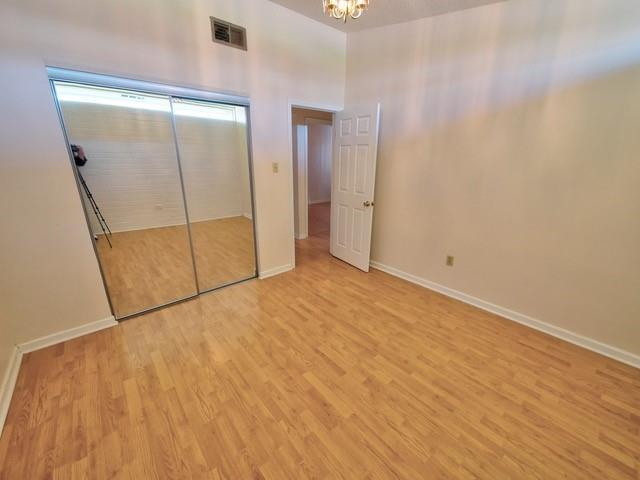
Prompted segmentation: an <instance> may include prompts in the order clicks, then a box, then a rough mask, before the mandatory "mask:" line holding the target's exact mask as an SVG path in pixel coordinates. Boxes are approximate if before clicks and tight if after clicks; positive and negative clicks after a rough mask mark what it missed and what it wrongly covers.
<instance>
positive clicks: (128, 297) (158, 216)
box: [54, 81, 197, 319]
mask: <svg viewBox="0 0 640 480" xmlns="http://www.w3.org/2000/svg"><path fill="white" fill-rule="evenodd" d="M54 86H55V91H56V96H57V99H58V102H59V106H60V113H61V115H62V119H63V123H64V127H65V131H66V135H67V138H68V140H69V143H70V144H71V145H73V146H74V147H75V148H80V147H81V148H82V150H83V152H84V153H83V155H84V157H85V160H86V161H85V162H84V163H82V162H78V161H76V162H75V164H76V172H77V175H78V179H79V180H80V185H81V194H82V199H83V201H84V202H85V206H86V211H87V214H88V219H89V227H90V229H91V233H92V235H93V237H94V239H95V245H96V252H97V255H98V259H99V261H100V265H101V267H102V272H103V275H104V279H105V283H106V287H107V291H108V293H109V297H110V300H111V305H112V307H113V310H114V314H115V316H116V318H119V319H120V318H123V317H127V316H129V315H132V314H135V313H139V312H142V311H145V310H148V309H150V308H154V307H158V306H161V305H164V304H168V303H171V302H173V301H176V300H180V299H183V298H187V297H191V296H194V295H196V294H197V290H196V283H195V277H194V272H193V260H192V256H191V247H190V243H189V234H188V229H187V222H186V215H185V206H184V198H183V195H182V186H181V183H180V172H179V166H178V161H177V158H176V145H175V139H174V135H173V126H172V117H171V107H170V100H169V97H167V96H162V95H152V94H147V93H142V92H135V91H130V90H121V89H115V88H103V87H94V86H88V85H81V84H73V83H65V82H57V81H56V82H54ZM85 187H86V188H85Z"/></svg>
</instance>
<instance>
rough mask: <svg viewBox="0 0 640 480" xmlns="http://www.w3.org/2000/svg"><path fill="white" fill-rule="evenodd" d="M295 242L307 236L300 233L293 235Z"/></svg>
mask: <svg viewBox="0 0 640 480" xmlns="http://www.w3.org/2000/svg"><path fill="white" fill-rule="evenodd" d="M295 237H296V240H304V239H305V238H307V237H309V235H307V234H306V233H300V234H297V235H295Z"/></svg>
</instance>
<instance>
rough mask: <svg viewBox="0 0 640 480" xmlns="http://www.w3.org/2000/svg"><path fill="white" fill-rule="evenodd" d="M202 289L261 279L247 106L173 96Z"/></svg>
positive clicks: (200, 287)
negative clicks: (258, 276) (254, 216)
mask: <svg viewBox="0 0 640 480" xmlns="http://www.w3.org/2000/svg"><path fill="white" fill-rule="evenodd" d="M172 107H173V112H174V118H175V127H176V138H177V144H178V150H179V154H180V164H181V166H182V175H183V180H184V191H185V197H186V202H187V211H188V213H189V223H190V226H191V238H192V242H193V252H194V257H195V264H196V274H197V278H198V287H199V289H200V291H206V290H211V289H213V288H216V287H220V286H222V285H227V284H229V283H234V282H237V281H240V280H245V279H247V278H250V277H254V276H255V275H256V259H255V244H254V232H253V202H252V198H251V180H250V171H249V150H248V146H247V122H246V118H247V114H246V108H245V107H241V106H234V105H225V104H219V103H212V102H202V101H197V100H189V99H182V98H172Z"/></svg>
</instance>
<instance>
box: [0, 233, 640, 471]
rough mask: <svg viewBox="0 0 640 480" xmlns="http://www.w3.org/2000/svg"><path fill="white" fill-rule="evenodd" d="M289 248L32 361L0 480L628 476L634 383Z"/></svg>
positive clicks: (304, 245) (601, 364) (316, 251)
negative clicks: (288, 253)
mask: <svg viewBox="0 0 640 480" xmlns="http://www.w3.org/2000/svg"><path fill="white" fill-rule="evenodd" d="M297 246H298V249H297V265H298V266H297V268H296V270H295V271H294V272H290V273H286V274H283V275H279V276H277V277H273V278H270V279H267V280H253V281H249V282H246V283H243V284H239V285H235V286H233V287H229V288H226V289H223V290H219V291H216V292H214V293H211V294H207V295H203V296H201V297H199V298H197V299H195V300H192V301H188V302H185V303H182V304H179V305H175V306H173V307H170V308H167V309H165V310H162V311H157V312H154V313H151V314H147V315H144V316H141V317H137V318H134V319H131V320H128V321H126V322H123V323H122V324H120V325H119V326H117V327H114V328H111V329H109V330H105V331H102V332H98V333H95V334H92V335H87V336H85V337H82V338H78V339H75V340H72V341H68V342H66V343H63V344H60V345H56V346H53V347H50V348H47V349H44V350H41V351H38V352H34V353H30V354H28V355H26V356H25V358H24V363H23V365H22V368H21V370H20V375H19V378H18V383H17V387H16V390H15V394H14V397H13V402H12V405H11V409H10V411H9V416H8V419H7V423H6V427H5V431H4V433H3V434H2V438H1V439H0V478H2V479H11V480H13V479H30V480H31V479H39V478H64V479H68V478H71V479H75V478H78V479H80V478H91V479H103V478H131V479H146V478H158V479H172V478H211V479H219V478H225V479H231V480H238V479H262V478H265V479H278V480H279V479H289V478H290V479H296V480H300V479H306V478H315V479H339V478H344V479H397V478H402V479H477V478H482V479H492V480H495V479H560V478H563V479H597V480H603V479H634V480H637V479H638V478H640V477H639V470H640V463H639V462H640V370H637V369H634V368H632V367H629V366H626V365H623V364H621V363H618V362H615V361H613V360H610V359H607V358H605V357H602V356H599V355H597V354H594V353H591V352H589V351H587V350H583V349H581V348H579V347H576V346H574V345H571V344H568V343H565V342H562V341H560V340H557V339H555V338H553V337H550V336H547V335H544V334H542V333H539V332H536V331H534V330H531V329H528V328H526V327H524V326H521V325H518V324H516V323H513V322H510V321H508V320H504V319H502V318H499V317H497V316H495V315H492V314H489V313H486V312H484V311H481V310H478V309H476V308H474V307H471V306H469V305H465V304H463V303H460V302H458V301H455V300H452V299H449V298H447V297H444V296H442V295H439V294H437V293H434V292H431V291H429V290H426V289H423V288H420V287H418V286H415V285H412V284H409V283H407V282H405V281H402V280H399V279H397V278H394V277H391V276H389V275H387V274H385V273H382V272H379V271H375V270H374V271H372V272H370V273H368V274H365V273H362V272H360V271H358V270H356V269H354V268H352V267H350V266H348V265H346V264H344V263H342V262H340V261H339V260H336V259H334V258H332V257H331V256H329V254H328V253H326V251H327V249H328V246H327V236H326V234H325V235H323V236H321V237H310V238H309V239H307V240H303V241H301V242H298V244H297Z"/></svg>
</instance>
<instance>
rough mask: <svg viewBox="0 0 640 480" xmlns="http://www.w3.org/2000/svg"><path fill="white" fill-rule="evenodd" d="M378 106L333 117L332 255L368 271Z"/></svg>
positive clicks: (347, 111)
mask: <svg viewBox="0 0 640 480" xmlns="http://www.w3.org/2000/svg"><path fill="white" fill-rule="evenodd" d="M379 123H380V104H376V105H370V106H363V107H355V108H350V109H347V110H343V111H342V112H339V113H337V114H336V116H335V122H334V125H335V141H334V142H333V168H332V182H331V183H332V187H331V244H330V250H331V254H332V255H333V256H335V257H338V258H339V259H341V260H344V261H345V262H347V263H350V264H351V265H353V266H355V267H358V268H359V269H360V270H364V271H365V272H368V271H369V258H370V254H371V226H372V225H373V208H374V202H373V195H374V187H375V179H376V159H377V153H378V129H379Z"/></svg>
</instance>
